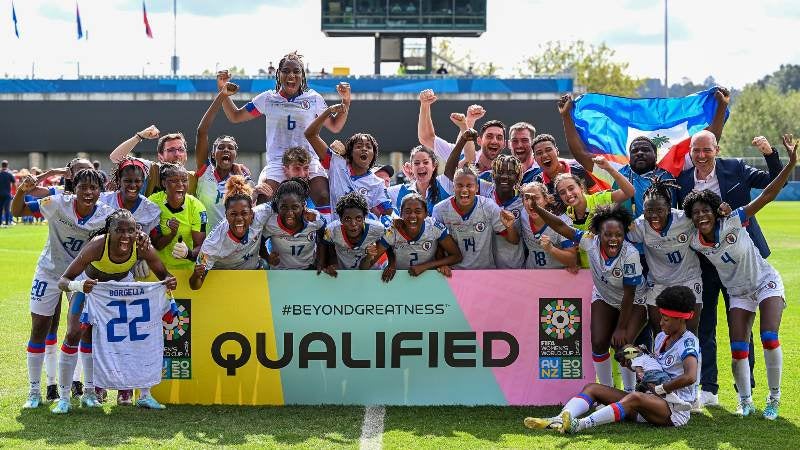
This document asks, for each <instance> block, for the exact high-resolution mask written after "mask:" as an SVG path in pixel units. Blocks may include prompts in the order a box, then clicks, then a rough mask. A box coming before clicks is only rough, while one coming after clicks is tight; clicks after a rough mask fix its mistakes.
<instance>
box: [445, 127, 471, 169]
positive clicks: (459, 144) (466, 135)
mask: <svg viewBox="0 0 800 450" xmlns="http://www.w3.org/2000/svg"><path fill="white" fill-rule="evenodd" d="M476 139H478V132H477V131H475V130H474V129H472V128H470V129H468V130H466V131H464V132H463V133H461V134H460V135H459V136H458V141H456V146H455V147H453V151H452V152H450V156H448V157H447V162H446V163H445V165H444V175H445V176H446V177H447V178H449V179H450V180H452V179H453V177H454V176H455V174H456V169H457V168H458V158H459V157H460V156H461V150H463V149H464V146H465V145H466V144H467V142H470V141H471V142H475V140H476Z"/></svg>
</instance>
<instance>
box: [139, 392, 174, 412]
mask: <svg viewBox="0 0 800 450" xmlns="http://www.w3.org/2000/svg"><path fill="white" fill-rule="evenodd" d="M136 406H138V407H139V408H147V409H166V408H167V407H166V406H164V405H162V404H161V403H158V401H157V400H156V399H154V398H153V396H152V395H148V396H146V397H141V398H140V399H139V400H136Z"/></svg>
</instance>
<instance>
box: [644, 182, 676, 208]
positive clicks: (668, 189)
mask: <svg viewBox="0 0 800 450" xmlns="http://www.w3.org/2000/svg"><path fill="white" fill-rule="evenodd" d="M647 178H648V179H649V180H650V183H651V184H650V187H648V188H647V190H645V191H644V195H643V197H642V199H643V201H645V202H646V201H647V200H650V199H652V198H663V199H664V201H665V202H667V205H669V206H672V192H673V191H672V190H673V189H680V188H681V186H680V185H679V184H678V182H677V181H676V180H673V179H666V180H662V179H661V178H658V177H647Z"/></svg>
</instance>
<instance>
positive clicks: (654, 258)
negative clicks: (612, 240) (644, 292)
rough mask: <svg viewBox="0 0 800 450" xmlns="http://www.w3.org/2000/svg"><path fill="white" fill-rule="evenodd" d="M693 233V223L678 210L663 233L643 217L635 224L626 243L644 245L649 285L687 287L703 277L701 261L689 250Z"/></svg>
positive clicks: (673, 211)
mask: <svg viewBox="0 0 800 450" xmlns="http://www.w3.org/2000/svg"><path fill="white" fill-rule="evenodd" d="M694 230H695V228H694V225H693V224H692V220H691V219H689V218H688V217H686V214H685V213H684V212H683V211H681V210H679V209H675V208H673V209H672V211H671V212H670V214H669V218H668V219H667V223H666V225H664V229H663V230H661V231H660V232H658V231H655V230H653V227H651V226H650V224H649V223H647V220H645V218H644V216H639V217H638V218H637V219H636V220H634V222H633V227H632V228H631V230H629V231H628V234H627V239H628V240H629V241H631V242H633V243H635V244H639V243H643V244H644V256H645V258H646V260H647V267H649V269H650V272H649V273H648V274H647V280H648V283H649V284H660V285H665V286H673V285H683V286H685V285H686V283H687V282H689V281H691V280H695V279H697V278H698V277H699V276H700V260H699V259H697V254H695V252H694V251H692V250H691V249H690V248H689V239H690V237H691V236H692V234H693V233H694Z"/></svg>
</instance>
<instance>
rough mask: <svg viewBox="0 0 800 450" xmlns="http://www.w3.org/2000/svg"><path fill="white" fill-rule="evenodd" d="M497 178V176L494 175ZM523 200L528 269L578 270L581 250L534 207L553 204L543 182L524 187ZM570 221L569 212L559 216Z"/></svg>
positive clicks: (523, 223)
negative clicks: (554, 228) (558, 231)
mask: <svg viewBox="0 0 800 450" xmlns="http://www.w3.org/2000/svg"><path fill="white" fill-rule="evenodd" d="M495 179H496V178H495ZM521 193H522V202H523V204H524V205H525V210H524V211H523V213H522V218H521V222H522V239H523V241H524V242H525V246H526V247H527V248H528V257H527V259H526V260H525V268H526V269H562V268H564V267H568V268H572V269H573V270H575V271H577V264H578V256H577V253H578V249H577V246H576V245H575V243H574V242H572V241H570V240H569V239H565V238H564V237H563V236H561V235H560V234H558V233H556V232H555V231H554V230H553V229H552V228H550V227H548V226H547V224H546V223H544V219H542V218H541V217H540V216H539V215H538V214H536V211H535V210H534V208H533V205H538V206H539V207H540V208H542V209H548V208H549V207H550V206H551V205H552V204H553V200H552V196H551V195H550V194H548V193H547V186H545V185H544V183H541V182H538V181H534V182H531V183H528V184H525V185H523V186H522V189H521ZM560 219H561V220H562V221H564V222H565V223H568V222H569V218H568V217H567V216H566V215H562V216H561V217H560Z"/></svg>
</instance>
